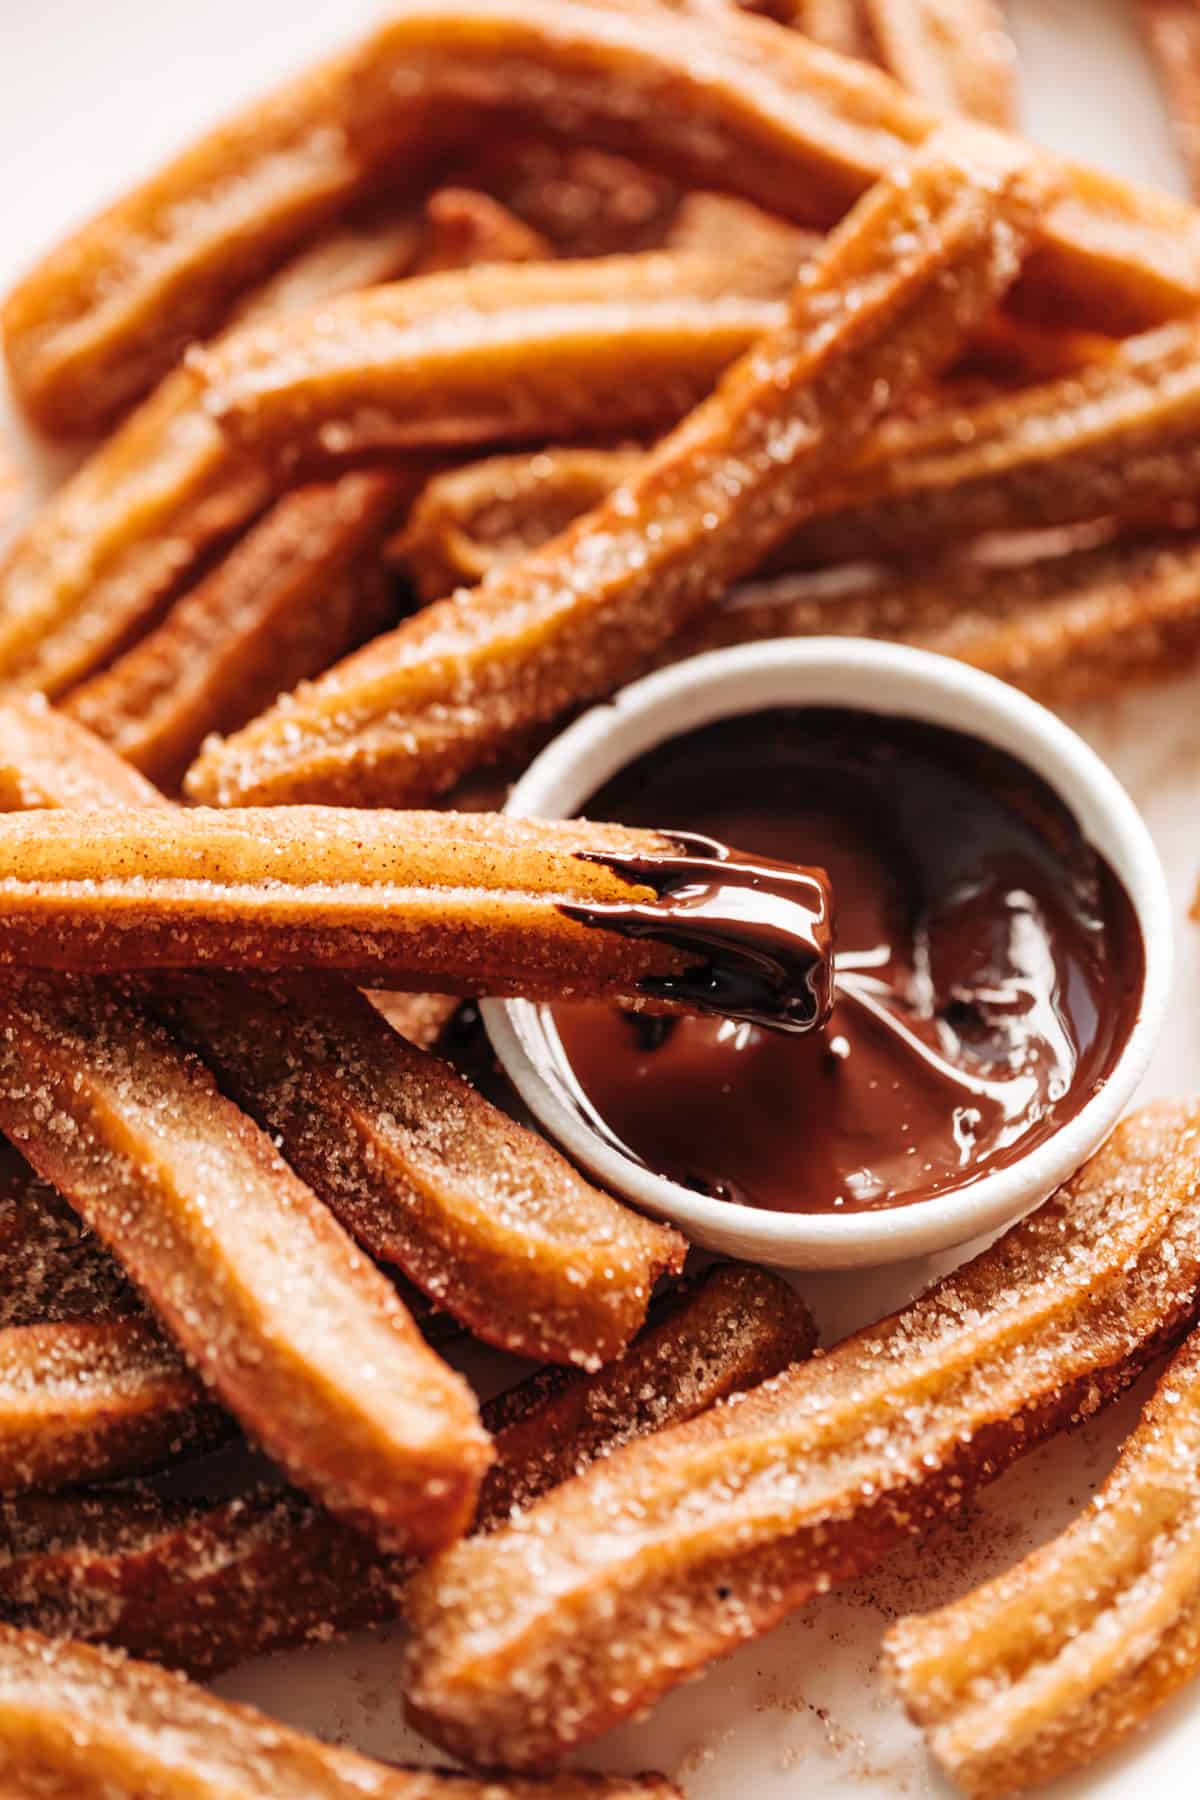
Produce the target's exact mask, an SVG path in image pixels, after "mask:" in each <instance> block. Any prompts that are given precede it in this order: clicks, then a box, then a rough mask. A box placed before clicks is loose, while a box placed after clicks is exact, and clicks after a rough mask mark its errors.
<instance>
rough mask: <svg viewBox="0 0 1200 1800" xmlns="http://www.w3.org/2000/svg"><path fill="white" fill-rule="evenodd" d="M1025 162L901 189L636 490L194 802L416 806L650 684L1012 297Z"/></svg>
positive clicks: (380, 658) (998, 148) (951, 141)
mask: <svg viewBox="0 0 1200 1800" xmlns="http://www.w3.org/2000/svg"><path fill="white" fill-rule="evenodd" d="M1003 146H1004V140H1002V139H998V138H995V137H994V136H993V135H992V134H984V133H981V132H979V131H978V130H977V129H974V128H967V127H957V128H954V129H953V130H947V132H945V133H943V134H941V135H940V136H939V137H938V138H937V139H936V140H934V142H933V143H932V144H931V145H930V147H929V148H928V149H926V150H925V151H923V152H921V153H919V154H918V155H917V156H916V157H915V158H914V160H913V162H912V164H911V166H910V165H903V166H902V167H901V168H900V169H899V170H898V171H897V173H896V175H895V177H894V178H893V179H890V180H886V179H885V180H884V181H882V182H881V183H880V184H879V187H878V188H877V189H876V190H875V191H874V192H873V194H872V195H871V196H870V197H869V198H868V199H866V200H864V201H863V202H862V203H861V204H860V206H859V207H858V208H856V209H855V211H854V212H853V214H852V215H851V217H850V218H849V220H847V222H846V223H845V224H844V225H843V226H842V227H841V229H840V230H839V231H838V232H836V233H835V234H834V235H833V236H832V237H831V238H830V239H829V240H828V241H827V242H826V244H825V245H824V246H823V248H822V250H821V252H820V253H819V254H818V255H817V256H816V257H814V258H813V259H812V261H811V262H810V263H809V264H808V265H806V267H805V268H804V270H803V271H802V272H801V276H800V280H799V282H798V283H797V285H796V287H795V289H794V292H793V296H792V299H791V302H790V305H789V316H788V320H787V323H786V324H784V325H782V326H780V327H779V328H778V329H776V330H775V331H773V332H770V333H768V334H767V335H766V336H765V337H763V338H762V339H761V340H760V341H759V343H758V344H757V345H756V346H755V347H754V349H753V350H751V351H749V352H748V353H747V355H746V356H745V357H743V358H742V359H741V360H740V361H739V362H738V363H736V364H735V365H734V366H733V368H732V369H730V370H729V371H728V373H727V374H726V376H725V378H724V380H723V381H722V382H721V384H720V385H719V387H718V388H717V390H716V391H715V393H714V394H713V395H712V396H711V397H710V398H709V399H708V400H707V401H705V402H704V403H703V404H702V405H701V406H699V407H697V408H696V410H695V411H694V412H693V413H692V414H690V415H689V417H688V418H687V419H686V420H685V421H684V423H683V424H682V425H680V426H679V427H678V428H677V430H676V431H675V432H673V433H671V434H670V435H669V436H668V437H667V438H665V439H664V440H663V441H662V442H661V443H660V444H659V445H658V446H657V448H656V449H655V450H654V451H652V452H651V453H650V455H649V456H648V457H647V459H646V460H645V462H644V463H643V464H642V466H641V467H640V469H639V470H638V471H637V472H636V473H635V474H634V475H633V477H632V479H631V480H630V481H629V482H628V484H626V485H624V486H622V487H620V488H618V489H617V490H616V492H615V493H613V494H611V495H610V496H609V497H608V498H607V499H606V500H605V501H603V502H602V503H601V504H600V505H599V506H598V507H596V508H595V510H594V511H592V512H590V513H588V514H586V515H585V516H584V517H583V518H582V519H579V520H578V521H577V522H576V523H575V524H574V525H573V526H571V527H570V528H569V529H568V530H567V531H565V532H564V533H563V534H562V535H561V536H560V537H558V538H556V539H554V540H553V541H552V542H551V543H550V544H549V545H547V546H546V547H545V548H544V549H542V550H540V551H534V552H532V553H531V554H530V555H529V556H526V557H522V558H520V559H519V560H518V561H517V562H516V563H515V564H513V565H512V566H511V567H510V568H509V569H507V570H506V571H504V572H503V573H501V574H500V575H499V577H498V578H497V579H495V580H494V581H491V582H488V583H486V584H485V585H484V586H483V587H481V588H479V589H478V590H476V591H474V592H472V593H463V594H460V595H456V596H455V597H454V598H453V599H451V600H446V601H443V602H441V603H440V604H438V605H436V606H432V607H428V608H426V609H424V610H423V611H422V612H420V613H419V614H417V615H416V616H415V617H414V618H413V619H411V620H409V621H408V622H407V623H405V624H403V625H401V626H400V627H399V628H398V629H397V630H396V631H395V632H392V633H390V634H388V635H386V636H384V637H382V638H379V639H377V640H376V642H375V643H374V644H372V645H369V646H368V647H367V648H366V649H365V650H363V651H360V652H359V654H358V655H357V656H355V657H351V658H349V659H348V660H347V661H346V662H344V663H342V664H340V665H339V666H338V667H336V668H335V669H333V670H331V671H330V672H329V673H328V674H327V675H325V676H324V677H322V679H321V680H319V681H317V682H314V683H312V684H311V685H310V686H308V687H306V688H303V689H301V690H300V692H299V693H297V694H295V695H293V696H291V697H289V699H288V700H287V701H285V702H281V703H280V705H279V706H277V707H276V708H274V709H273V710H272V711H271V712H269V713H267V714H266V715H264V717H263V718H262V719H260V720H258V721H257V722H256V723H255V724H253V725H250V726H248V727H247V728H246V729H245V730H244V731H242V732H239V733H237V734H235V736H234V737H233V738H231V739H228V740H227V741H225V742H224V743H217V744H215V745H214V746H212V747H211V748H210V749H209V750H207V751H206V752H205V753H204V754H202V755H201V757H200V758H199V759H198V761H197V762H196V764H195V765H194V766H193V769H192V771H191V774H190V775H189V777H188V787H189V791H190V792H191V793H192V795H193V796H194V797H195V798H197V799H200V800H204V801H209V802H212V801H215V802H217V803H219V804H221V805H245V804H247V803H251V802H254V801H256V800H258V801H262V800H268V801H272V802H275V803H279V802H282V801H296V800H303V799H305V798H310V799H311V798H323V799H334V798H337V797H338V796H351V795H353V796H354V797H355V798H356V799H357V800H358V803H359V804H362V803H363V801H364V800H371V801H374V802H385V801H389V800H390V801H392V802H403V803H406V804H411V803H412V802H413V801H414V800H419V799H420V798H428V797H429V796H430V795H431V794H434V793H436V792H438V791H441V790H444V789H446V788H447V787H449V786H451V785H452V784H453V783H454V782H455V781H456V780H457V779H458V778H459V777H461V776H462V775H464V774H465V773H467V772H468V771H469V770H470V769H471V768H472V767H474V766H476V765H477V764H479V763H480V762H484V761H487V760H489V759H490V758H493V757H495V756H496V755H497V754H498V752H499V751H501V750H502V749H503V748H504V747H505V745H506V744H509V743H511V742H512V741H513V740H514V738H517V737H519V736H520V735H521V734H522V733H523V732H525V731H527V730H528V729H530V728H531V727H533V726H535V725H537V724H538V723H540V722H541V721H544V720H549V719H552V718H553V717H554V716H555V715H556V714H557V713H559V712H561V711H562V710H563V709H564V708H565V707H567V706H568V705H571V704H574V703H575V702H577V701H580V700H583V699H587V698H589V697H591V696H593V695H596V694H600V693H604V692H606V691H608V690H609V689H610V688H611V687H612V686H613V685H614V684H615V683H616V682H618V681H620V680H621V679H622V678H623V677H625V676H627V675H628V674H630V673H632V672H634V671H635V670H636V669H637V668H638V667H639V666H640V665H641V664H642V662H643V661H644V660H645V658H646V657H647V656H648V655H649V654H650V653H651V652H652V651H653V650H654V649H655V648H656V647H657V646H658V645H659V644H660V643H662V642H663V641H665V640H666V639H668V638H669V637H670V636H671V635H672V634H673V633H674V632H676V631H678V630H679V629H681V628H682V626H683V625H684V624H686V622H687V621H688V620H689V619H690V618H691V617H693V616H694V615H696V614H697V613H698V612H699V611H701V610H702V609H703V607H704V606H705V605H706V604H707V603H708V602H709V601H711V600H712V599H714V598H715V597H716V596H717V595H719V594H720V593H721V592H722V590H723V589H724V588H725V587H726V586H727V585H728V584H729V582H730V581H732V580H734V579H735V578H736V577H737V576H738V575H739V574H741V573H743V572H744V571H745V570H747V569H749V568H753V567H754V566H755V565H756V564H757V563H758V562H759V561H761V559H762V557H763V556H764V555H765V554H766V553H767V551H768V550H769V549H770V548H771V546H772V545H773V544H774V543H775V542H776V541H777V540H778V538H779V537H780V535H781V534H782V531H783V529H784V524H785V521H786V520H787V519H788V518H789V517H790V516H794V514H795V511H796V508H797V506H798V505H799V503H800V501H801V500H802V498H803V496H804V495H806V494H807V493H808V492H809V491H810V490H811V489H812V488H813V486H814V485H816V484H817V483H818V482H819V481H821V480H822V479H826V478H828V477H829V476H831V475H832V474H833V473H834V472H835V471H838V470H840V469H841V468H843V467H845V466H846V465H847V464H849V463H851V462H852V461H853V460H854V456H855V453H856V451H857V449H858V447H859V445H860V444H861V442H862V440H863V439H864V438H865V437H866V436H867V434H868V433H869V431H870V430H871V428H872V426H873V425H874V424H875V422H876V421H877V420H878V418H879V417H880V416H881V415H882V413H883V412H884V411H885V410H887V409H889V408H891V407H894V406H895V405H897V404H898V403H899V402H901V401H902V400H903V398H904V397H905V395H906V394H908V393H909V392H910V391H912V390H913V389H914V388H915V387H916V386H917V385H918V384H919V383H920V382H921V381H922V380H924V379H925V378H926V377H927V376H928V375H929V374H930V373H931V372H932V371H934V370H936V369H937V368H938V367H940V366H942V365H943V364H944V363H946V362H949V361H952V360H953V357H954V355H955V353H956V351H957V350H958V348H959V347H960V346H961V344H962V342H963V341H964V338H965V337H966V335H967V334H968V333H969V332H970V330H971V328H972V326H973V325H975V324H976V323H977V322H978V321H979V319H980V318H982V317H983V316H984V314H985V313H986V312H987V311H988V310H989V308H990V306H991V305H992V304H994V302H995V301H996V299H997V298H998V297H999V296H1000V295H1001V294H1002V293H1003V292H1004V290H1005V289H1006V288H1007V287H1008V285H1009V284H1010V282H1011V281H1012V279H1013V277H1014V276H1015V274H1016V273H1017V270H1018V268H1019V266H1020V262H1021V257H1022V253H1023V249H1024V242H1025V234H1026V232H1027V230H1028V228H1029V225H1030V221H1031V218H1032V216H1033V215H1034V214H1035V213H1036V211H1037V209H1038V206H1039V204H1040V203H1041V201H1042V199H1043V198H1044V195H1043V191H1042V189H1041V188H1040V185H1039V182H1038V180H1037V178H1036V177H1035V176H1034V175H1033V174H1032V173H1031V168H1030V165H1029V163H1028V161H1027V160H1022V159H1021V158H1019V157H1018V158H1015V159H1014V158H1013V157H1012V156H1010V155H1009V153H1008V152H1007V150H1006V149H1005V148H1004V147H1003ZM512 273H519V271H512V272H510V274H512Z"/></svg>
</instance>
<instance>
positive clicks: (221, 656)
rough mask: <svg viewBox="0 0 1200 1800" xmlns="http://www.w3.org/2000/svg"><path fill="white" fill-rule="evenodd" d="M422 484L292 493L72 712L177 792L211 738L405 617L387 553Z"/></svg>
mask: <svg viewBox="0 0 1200 1800" xmlns="http://www.w3.org/2000/svg"><path fill="white" fill-rule="evenodd" d="M413 485H414V480H413V478H411V477H409V476H408V475H406V474H405V473H403V472H401V473H398V474H393V473H390V472H387V473H385V472H380V473H378V474H364V475H348V476H346V477H344V478H343V479H342V480H340V481H337V482H334V483H331V484H328V485H325V484H322V485H319V486H313V487H308V488H301V489H299V490H298V491H297V492H296V493H294V494H290V495H288V496H286V497H285V498H284V499H282V500H280V501H279V502H277V504H276V505H275V506H274V507H272V508H271V510H270V511H269V512H268V513H267V514H266V516H265V517H264V518H263V519H262V520H261V521H260V522H259V523H258V524H257V525H255V526H252V527H251V528H250V530H249V531H248V532H247V534H246V536H245V537H244V538H243V540H242V541H241V543H240V544H238V545H237V546H235V548H234V549H233V550H231V551H230V552H229V554H228V556H226V557H225V559H224V560H223V561H222V562H221V563H220V564H218V566H217V567H216V568H215V569H214V570H213V571H212V573H211V574H209V575H208V576H207V577H206V578H205V579H203V580H201V581H200V582H199V584H198V585H197V586H196V587H194V588H192V589H191V591H190V592H189V593H186V594H185V595H184V596H183V597H182V598H181V599H180V600H178V601H176V603H175V605H174V606H173V607H172V608H171V611H170V612H169V613H168V615H167V617H166V618H165V619H164V621H163V622H162V624H161V625H159V626H158V627H156V628H155V629H154V630H152V631H150V632H149V633H148V634H147V635H146V636H145V637H143V638H142V639H141V640H140V641H139V642H138V643H137V644H135V645H134V646H133V648H132V649H130V650H127V651H126V652H125V654H124V655H123V656H119V657H118V658H117V660H116V661H115V662H114V663H111V664H110V665H109V666H108V667H107V668H106V669H104V670H102V671H101V672H100V673H99V674H97V675H93V676H92V677H91V679H90V680H88V681H86V682H84V683H83V685H82V686H80V687H77V688H75V689H74V690H73V691H72V692H71V693H70V694H69V696H68V697H67V699H66V702H65V705H66V710H67V711H68V712H69V713H70V714H71V716H72V717H73V718H76V719H78V720H79V721H80V723H81V724H84V725H86V726H88V727H89V728H90V729H91V730H93V731H95V732H96V733H97V734H98V735H99V736H101V737H103V738H105V739H106V740H107V741H108V742H109V743H111V744H112V746H113V748H114V749H115V750H116V751H117V752H118V753H119V754H120V755H121V756H123V757H125V758H126V760H127V761H129V762H131V763H133V764H134V766H135V767H136V768H139V769H141V770H142V771H143V772H144V773H145V774H147V775H149V776H150V777H152V779H154V780H155V781H157V782H159V783H160V784H161V785H168V786H169V785H172V784H174V783H177V782H178V780H179V779H180V778H181V776H182V775H183V773H184V770H185V769H186V768H187V766H188V764H189V763H190V762H191V761H192V759H193V757H194V756H195V754H196V751H197V750H198V749H199V747H200V745H201V743H202V742H203V740H204V738H205V737H206V736H207V735H208V733H209V732H210V731H231V730H235V729H236V728H237V727H238V726H239V725H244V724H245V723H246V721H247V720H248V719H252V718H253V717H254V716H255V714H256V713H259V712H261V711H262V710H263V708H264V707H266V706H269V705H270V704H271V702H272V701H273V700H274V699H275V698H276V696H277V695H278V694H280V693H281V692H284V691H286V690H287V689H288V688H290V687H293V686H294V685H295V684H296V682H298V681H302V680H304V679H305V678H306V677H308V676H311V675H317V674H319V673H320V672H321V670H322V669H325V668H328V666H329V665H330V663H332V662H336V661H337V659H338V657H340V656H344V655H345V654H346V653H347V652H348V651H350V650H353V649H357V647H358V646H359V645H360V644H361V643H363V642H364V641H365V640H366V639H367V638H370V637H373V636H374V635H375V633H376V632H377V631H379V630H382V629H383V627H384V625H385V624H387V623H389V622H390V621H391V620H392V619H393V618H394V617H395V602H394V599H393V596H392V594H391V592H390V589H389V585H388V582H387V579H386V577H385V576H384V574H383V573H382V571H380V570H379V568H378V566H377V563H376V558H377V553H378V550H379V545H380V543H381V542H382V540H383V538H384V536H385V535H386V533H387V530H388V527H389V525H390V524H391V523H392V521H393V520H394V519H395V518H396V517H397V516H398V515H399V513H400V511H401V508H402V503H403V500H404V499H405V498H406V497H407V496H408V494H409V493H410V492H411V491H412V488H413Z"/></svg>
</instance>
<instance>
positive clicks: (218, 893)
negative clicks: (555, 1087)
mask: <svg viewBox="0 0 1200 1800" xmlns="http://www.w3.org/2000/svg"><path fill="white" fill-rule="evenodd" d="M677 893H678V895H679V896H680V898H679V901H678V903H676V901H675V899H674V898H673V897H674V896H675V895H676V894H677ZM830 929H831V927H830V920H829V916H828V894H827V890H826V885H825V883H824V880H823V878H822V877H820V876H819V875H818V874H817V873H815V872H813V871H810V870H802V869H790V868H788V867H786V866H785V865H782V864H768V863H766V862H764V861H762V860H752V859H748V858H741V857H739V856H738V855H737V853H736V852H733V851H730V850H728V849H726V847H725V846H723V845H719V844H715V843H713V842H712V841H711V840H709V839H706V838H698V837H697V838H692V837H687V836H684V837H670V836H665V835H662V834H660V833H655V832H643V831H629V830H626V829H624V828H623V827H621V826H615V825H593V824H590V823H585V822H581V821H570V820H564V821H556V822H545V821H540V820H529V819H510V818H507V817H506V816H504V815H503V814H493V813H466V814H461V815H459V814H454V813H389V812H384V811H379V812H364V811H360V810H358V809H356V808H353V807H347V808H337V807H259V808H247V809H243V810H240V811H237V812H222V811H219V810H214V809H211V808H208V809H206V808H193V809H191V810H183V811H175V810H174V809H167V808H146V809H137V808H132V807H124V808H120V809H114V810H112V811H109V812H104V813H97V814H89V815H86V816H81V815H78V814H73V813H67V812H64V811H48V812H27V813H8V814H5V815H3V816H2V817H0V966H7V967H8V968H9V969H12V968H14V967H18V968H41V969H56V970H72V971H78V970H103V971H106V972H113V971H117V972H122V971H136V970H143V969H150V968H195V967H200V966H204V965H215V966H217V967H222V968H237V967H240V968H250V969H265V970H275V969H286V968H296V967H301V968H324V969H326V970H338V969H340V970H343V971H355V972H358V973H361V972H363V971H368V970H369V971H370V972H371V973H372V975H376V974H377V975H378V977H379V979H378V980H377V981H376V982H375V985H377V986H385V985H391V986H396V987H403V986H409V987H415V988H417V989H418V990H421V991H423V990H427V989H429V988H435V989H436V988H445V989H447V990H449V991H451V992H457V993H466V994H476V993H505V994H527V995H531V996H547V997H554V998H561V997H562V996H563V995H564V994H577V995H589V994H590V995H593V996H598V997H611V998H616V999H620V1000H623V1001H624V1002H625V1003H627V1004H630V1005H641V1004H643V1003H644V1002H645V1001H646V1000H647V999H650V1000H653V1001H654V1002H655V1003H656V1004H659V1005H662V1006H666V1007H669V1008H672V1009H674V1010H684V1011H697V1010H698V1011H702V1012H704V1011H707V1012H718V1013H721V1014H723V1015H725V1016H727V1017H744V1018H760V1019H770V1020H771V1021H772V1022H773V1023H775V1024H777V1025H780V1026H782V1027H784V1028H785V1029H794V1030H808V1029H811V1028H812V1026H813V1025H814V1024H818V1023H820V1022H821V1021H822V1020H823V1019H824V1017H825V1016H826V1014H827V1012H828V1008H829V1003H830V1002H829V994H830V986H831V948H830Z"/></svg>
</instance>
